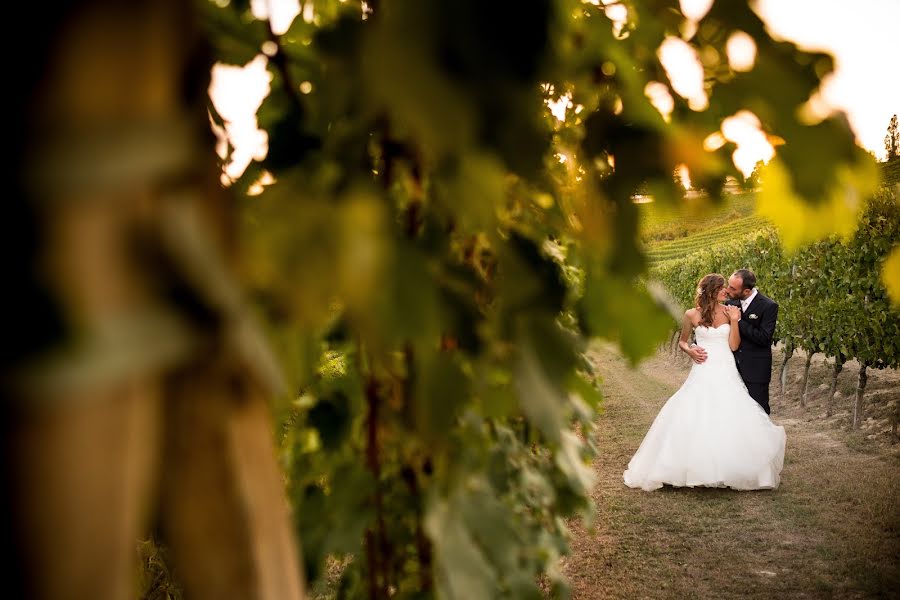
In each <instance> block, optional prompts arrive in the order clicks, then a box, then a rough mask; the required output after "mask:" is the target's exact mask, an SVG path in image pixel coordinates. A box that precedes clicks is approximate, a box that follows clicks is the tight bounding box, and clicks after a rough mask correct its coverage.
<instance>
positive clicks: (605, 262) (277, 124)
mask: <svg viewBox="0 0 900 600" xmlns="http://www.w3.org/2000/svg"><path fill="white" fill-rule="evenodd" d="M219 4H225V3H215V4H214V3H208V4H206V5H205V10H206V12H207V13H208V18H207V20H206V22H207V24H208V27H209V32H210V36H211V38H212V40H213V42H214V45H215V47H216V50H217V52H218V59H219V60H220V61H222V62H225V63H231V64H239V65H240V64H244V63H246V62H247V61H248V60H250V59H251V58H252V57H253V56H255V55H256V54H258V52H259V49H260V48H261V47H262V46H263V44H266V43H269V44H272V43H274V44H275V50H274V51H271V52H270V53H269V54H270V55H271V58H270V60H269V62H268V65H269V70H270V72H271V74H272V76H273V82H272V91H271V93H270V94H269V96H268V97H267V98H266V100H265V101H264V103H263V105H262V106H261V107H260V109H259V111H258V115H257V116H258V120H259V125H260V127H262V128H263V129H265V130H266V132H267V133H268V137H269V149H268V155H267V157H266V158H265V160H263V161H261V162H254V163H252V164H251V166H250V167H249V168H248V169H247V170H246V172H245V173H244V174H243V175H242V176H241V178H240V179H239V180H238V181H236V182H235V184H234V187H235V189H236V190H237V191H238V192H239V193H243V192H246V191H247V190H249V189H250V188H251V185H252V184H253V183H254V182H256V181H258V180H259V179H260V178H261V176H262V175H263V174H264V173H266V172H267V173H269V174H271V175H272V176H273V177H274V179H275V181H276V182H275V183H274V184H272V185H268V186H267V187H266V188H265V190H264V192H263V193H262V194H261V195H258V196H253V197H244V198H242V199H241V200H240V205H239V207H240V211H241V214H242V230H241V231H240V234H241V238H242V240H244V243H245V249H246V252H245V253H244V254H243V258H244V268H245V272H246V275H247V279H248V281H249V284H250V286H251V290H252V292H253V295H254V297H255V299H256V301H257V303H258V306H259V307H260V310H261V311H262V312H263V313H264V315H265V316H266V317H267V320H268V322H269V323H270V326H271V330H272V331H273V336H274V337H275V339H276V341H277V344H278V346H279V348H280V349H281V351H282V352H281V353H282V356H283V357H284V360H285V369H286V371H287V373H288V375H289V379H290V381H291V385H292V389H293V390H294V391H295V392H296V397H292V398H289V399H288V405H287V406H286V408H285V410H284V411H283V414H284V415H285V418H284V422H283V426H282V430H281V431H282V434H283V439H282V453H283V461H284V465H285V467H286V469H287V475H288V487H289V493H290V496H291V501H292V503H293V508H294V513H295V516H296V523H297V529H298V532H299V535H300V538H301V543H302V546H303V553H304V561H305V569H306V571H307V573H308V574H309V576H310V578H311V580H313V581H317V580H319V579H321V578H322V577H323V576H324V575H325V572H324V568H323V566H324V565H325V561H326V559H327V558H328V557H329V556H331V557H337V558H338V559H341V558H342V557H346V556H348V555H352V556H354V559H353V560H352V561H347V562H345V563H342V564H345V566H344V567H343V572H342V576H341V578H340V581H339V582H338V583H337V584H336V589H335V594H336V595H337V596H338V597H362V596H367V597H372V598H386V597H388V596H395V597H403V598H407V597H417V598H418V597H432V596H435V595H438V596H441V597H446V598H465V599H467V600H469V599H474V598H503V597H516V598H530V597H541V596H542V594H544V593H546V592H549V593H551V594H552V595H554V596H559V597H565V596H566V595H567V591H566V585H565V581H564V579H563V577H562V576H561V573H560V571H559V563H558V561H559V558H560V557H561V555H563V554H564V553H565V552H566V548H567V542H566V539H567V530H566V525H565V520H564V519H565V518H566V517H569V516H572V515H577V514H582V515H589V514H590V513H591V500H590V491H591V486H592V482H591V473H592V471H591V468H590V461H591V457H592V456H593V455H594V454H595V450H596V448H595V446H594V440H593V439H592V433H591V423H592V420H593V418H594V415H595V411H596V410H597V409H598V406H599V403H600V398H599V394H598V392H597V387H596V381H595V380H594V376H593V374H592V373H591V372H590V370H589V368H588V367H587V365H586V363H585V361H584V360H583V359H582V357H581V350H582V348H583V347H584V345H585V343H586V342H587V340H588V339H589V338H591V337H595V336H597V337H604V338H608V339H612V340H616V341H617V342H618V343H619V345H620V347H621V348H622V351H623V352H624V353H625V355H626V356H628V357H629V358H630V359H631V360H632V361H637V360H639V359H640V358H641V357H642V356H646V355H647V354H648V353H650V352H652V351H653V350H654V349H655V347H656V344H657V342H658V341H659V340H660V339H661V338H662V337H663V336H664V335H665V333H666V330H667V329H668V326H669V322H668V316H667V315H666V314H665V313H664V312H663V310H662V309H661V308H660V306H658V305H657V303H656V302H655V301H654V300H653V298H652V297H651V295H650V294H649V293H648V292H647V291H646V290H645V289H644V288H643V287H642V284H641V283H640V282H641V277H642V275H643V274H644V271H645V265H646V259H645V257H644V255H643V252H642V250H641V247H640V244H639V241H638V224H639V215H638V210H637V208H636V205H635V204H634V202H633V195H634V194H635V193H636V192H638V191H649V192H651V193H652V194H653V195H654V196H655V197H656V198H657V200H658V201H660V202H669V203H675V202H680V201H681V195H682V194H681V190H680V188H678V187H677V186H676V184H675V183H674V181H673V179H672V173H673V172H674V171H675V168H676V166H677V165H679V164H685V165H687V166H688V168H689V169H690V174H691V178H692V181H694V182H695V185H697V186H698V187H700V188H702V189H704V190H706V191H707V192H708V193H709V194H710V195H711V196H712V197H717V196H718V194H719V193H720V191H721V190H722V188H723V186H724V184H725V179H726V177H728V176H738V177H739V174H738V172H737V170H736V169H735V167H734V166H733V164H732V161H731V156H730V154H731V152H732V151H733V149H734V146H733V145H732V144H728V143H726V144H724V145H723V146H722V147H721V148H719V149H718V150H715V151H711V152H710V151H707V150H705V149H704V148H703V141H704V139H706V138H707V137H708V136H709V135H710V134H712V133H714V132H717V131H718V130H719V129H720V126H721V123H722V120H723V119H724V118H725V117H728V116H731V115H733V114H735V113H737V112H738V111H740V110H751V111H753V112H754V113H755V114H756V115H757V116H758V117H759V118H760V120H761V122H762V124H763V129H764V131H765V133H766V134H768V135H770V136H777V137H778V138H781V139H784V140H785V141H786V144H785V145H784V146H782V147H781V157H780V160H779V163H778V165H780V166H779V167H778V168H779V169H780V170H779V171H778V172H777V175H778V176H779V177H780V179H779V187H778V193H784V194H786V195H787V194H790V198H798V200H797V201H796V202H799V203H800V204H796V203H795V202H794V201H793V200H792V203H791V204H790V207H795V206H802V207H807V208H804V210H807V211H809V213H808V214H809V215H811V216H812V217H813V219H812V220H813V221H815V220H816V218H817V217H816V215H818V214H819V213H818V212H817V211H825V213H826V214H829V215H831V214H833V215H835V218H834V219H831V220H829V221H827V222H826V223H825V225H824V226H823V227H822V228H816V229H815V231H813V232H812V233H815V234H821V233H825V232H827V231H829V230H830V229H831V228H833V227H835V226H836V225H838V224H839V221H838V220H836V219H839V218H842V217H843V216H845V215H846V214H850V213H852V212H853V210H854V205H853V204H852V203H851V204H850V205H848V206H847V207H840V210H838V209H837V208H835V205H834V203H835V202H839V199H838V200H837V201H835V200H833V199H834V198H838V196H836V195H834V193H833V191H832V190H834V189H837V188H838V187H840V189H841V190H843V191H844V192H846V190H847V188H848V186H852V185H856V184H858V183H859V181H862V180H864V179H865V178H866V177H867V176H868V175H867V173H868V171H867V167H866V164H865V160H867V158H866V157H863V158H861V157H860V153H859V152H858V151H857V150H856V149H855V147H854V145H853V138H852V134H851V132H850V130H849V129H848V128H847V126H846V123H845V122H844V121H843V120H841V119H829V120H826V121H823V122H821V123H818V124H807V123H804V122H801V121H800V120H798V117H797V115H798V114H799V113H800V111H799V109H800V107H801V106H802V105H803V104H804V103H805V102H806V101H807V100H808V99H809V97H810V94H811V93H812V92H813V91H814V90H815V89H816V87H817V86H818V84H819V81H820V79H821V78H822V77H823V76H824V75H826V74H828V73H829V72H830V71H831V69H832V62H831V59H830V58H829V57H827V56H826V55H822V54H810V53H807V52H802V51H800V50H799V49H797V48H796V47H795V46H793V45H792V44H789V43H786V42H776V41H774V40H772V39H771V38H770V37H769V36H768V34H767V33H766V31H765V28H764V26H763V24H762V22H761V21H760V20H759V18H758V17H757V16H756V14H755V13H754V12H752V10H750V8H749V6H748V4H747V3H746V2H743V1H734V2H724V1H720V2H717V3H716V4H715V5H714V6H713V9H712V10H711V12H710V13H709V14H708V15H707V16H706V17H705V18H704V19H703V20H702V21H701V22H700V23H699V25H698V26H697V27H696V28H694V33H693V35H691V36H688V42H689V43H690V44H691V45H692V46H693V47H694V48H695V49H696V50H697V51H698V52H700V53H701V55H702V56H704V57H706V58H705V60H704V63H703V68H704V76H705V82H704V86H705V90H706V93H707V94H708V96H709V107H708V108H707V109H706V110H700V111H697V110H693V109H691V108H690V107H689V106H688V103H687V101H686V100H685V99H683V98H682V97H681V96H679V95H678V94H676V93H675V92H674V91H671V86H670V82H669V81H668V79H667V78H666V75H665V72H664V69H663V67H662V65H661V64H660V61H659V58H658V55H657V50H658V48H659V47H660V44H661V43H662V42H663V41H664V40H665V39H666V38H668V37H680V36H681V35H682V31H688V29H690V28H689V27H687V24H686V23H685V19H684V18H683V16H682V15H681V14H680V12H679V10H678V3H677V2H674V1H661V0H635V1H630V0H629V1H628V2H625V3H619V6H620V7H624V9H625V15H626V16H625V18H624V20H622V21H621V22H614V21H612V20H611V19H610V18H609V17H608V16H607V14H606V11H605V10H604V8H602V7H598V6H596V5H594V4H590V3H584V2H581V1H579V0H533V1H531V2H526V3H522V2H513V1H511V0H495V1H493V2H476V1H474V0H461V1H459V2H453V3H446V2H443V3H441V2H423V1H420V0H395V1H392V2H376V1H369V2H366V3H360V2H354V1H347V2H340V1H338V0H307V1H306V2H304V3H303V6H304V9H305V10H304V13H303V15H304V16H300V17H297V18H296V19H295V20H294V22H293V24H292V25H291V27H290V29H289V30H288V31H287V32H286V33H285V34H283V35H280V36H278V35H275V34H273V33H272V32H271V31H270V30H269V28H268V27H267V24H266V23H264V22H260V21H257V20H255V19H254V18H253V17H252V15H251V14H250V11H249V6H248V3H246V2H232V3H231V4H229V5H226V6H224V7H221V6H219ZM735 31H744V32H746V33H748V34H749V35H750V36H752V37H753V38H754V40H755V41H756V45H757V50H758V52H757V59H756V68H754V69H752V70H751V71H749V72H741V73H738V72H735V71H733V70H732V69H730V68H729V66H728V63H727V61H726V60H725V58H724V57H725V56H726V52H725V44H726V42H727V40H728V38H729V36H730V35H731V34H732V33H733V32H735ZM650 82H661V83H662V84H663V85H666V86H669V89H670V91H671V95H672V96H673V101H674V110H673V112H672V114H671V116H670V117H667V118H664V117H663V116H662V115H661V114H660V113H659V112H658V111H657V110H656V108H654V107H653V105H652V104H651V103H650V101H649V100H648V98H647V97H646V96H645V92H644V90H645V88H646V86H647V84H648V83H650ZM301 90H303V92H302V93H301ZM548 101H559V102H568V103H569V105H570V106H569V109H568V110H567V111H566V113H565V116H564V118H563V119H562V120H559V119H556V118H555V117H553V116H552V115H551V113H550V111H549V109H548V105H547V102H548ZM862 154H865V153H862ZM861 165H862V166H861ZM791 210H796V208H791ZM779 215H780V213H778V212H777V209H773V211H772V219H773V220H774V221H776V222H777V223H781V224H784V225H785V226H786V227H787V228H788V229H789V230H793V228H797V227H799V223H797V222H794V221H792V220H791V219H793V218H794V216H793V213H791V214H790V215H789V218H787V219H782V218H780V216H779ZM805 235H806V233H805V230H804V233H803V234H802V236H805ZM802 236H801V237H802ZM803 239H805V237H804V238H803ZM736 258H737V257H736V256H735V259H736ZM738 262H739V261H738ZM734 264H737V263H734ZM696 267H697V268H695V269H694V271H693V273H692V275H691V277H692V279H693V278H695V277H696V276H697V275H698V274H702V273H703V272H705V271H706V270H708V269H705V265H703V264H701V263H697V264H696ZM760 277H761V279H762V280H763V281H766V277H767V275H766V274H765V273H761V274H760ZM692 283H693V281H692Z"/></svg>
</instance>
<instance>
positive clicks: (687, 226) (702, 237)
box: [640, 193, 766, 263]
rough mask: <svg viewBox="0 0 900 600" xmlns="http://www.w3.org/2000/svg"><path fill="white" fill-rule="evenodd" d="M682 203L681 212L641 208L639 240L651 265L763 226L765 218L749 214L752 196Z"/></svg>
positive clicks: (663, 207)
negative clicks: (683, 205) (683, 204)
mask: <svg viewBox="0 0 900 600" xmlns="http://www.w3.org/2000/svg"><path fill="white" fill-rule="evenodd" d="M686 202H687V206H686V207H685V208H684V209H682V210H674V209H671V208H667V207H665V206H658V205H655V204H653V203H649V204H642V205H641V208H640V210H641V238H642V240H643V242H644V245H645V248H646V250H647V255H648V258H649V259H650V262H651V263H655V262H660V261H664V260H669V259H672V258H681V257H683V256H686V255H688V254H691V253H693V252H696V251H699V250H703V249H706V248H709V247H710V245H713V244H715V243H717V242H722V241H730V240H733V239H735V238H738V237H743V236H745V235H747V234H749V233H751V232H753V231H756V230H758V229H761V228H763V227H765V226H766V221H765V219H763V218H762V217H759V216H757V215H755V214H754V213H753V211H754V208H755V205H756V196H755V194H753V193H745V194H737V195H734V196H730V197H727V198H725V200H723V201H722V203H721V204H718V205H715V204H709V202H708V201H705V200H704V199H694V200H690V199H688V200H687V201H686Z"/></svg>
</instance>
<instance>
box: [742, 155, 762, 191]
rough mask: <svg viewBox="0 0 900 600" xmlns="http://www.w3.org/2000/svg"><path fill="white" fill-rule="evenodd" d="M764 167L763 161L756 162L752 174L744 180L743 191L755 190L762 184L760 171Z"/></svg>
mask: <svg viewBox="0 0 900 600" xmlns="http://www.w3.org/2000/svg"><path fill="white" fill-rule="evenodd" d="M765 166H766V163H764V162H763V161H761V160H760V161H757V162H756V165H755V166H754V167H753V172H751V173H750V175H748V176H747V178H746V179H744V184H743V188H744V189H745V190H755V189H756V188H757V187H759V185H760V184H761V183H762V170H763V167H765Z"/></svg>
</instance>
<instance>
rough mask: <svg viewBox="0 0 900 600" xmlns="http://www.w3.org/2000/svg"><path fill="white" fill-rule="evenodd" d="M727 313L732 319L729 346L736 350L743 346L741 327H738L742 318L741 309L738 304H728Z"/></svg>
mask: <svg viewBox="0 0 900 600" xmlns="http://www.w3.org/2000/svg"><path fill="white" fill-rule="evenodd" d="M725 314H727V315H728V319H729V320H730V321H731V332H730V333H729V334H728V346H729V347H730V348H731V351H732V352H734V351H735V350H737V349H738V348H740V346H741V328H740V327H738V322H739V321H740V320H741V310H740V309H739V308H738V307H736V306H726V307H725Z"/></svg>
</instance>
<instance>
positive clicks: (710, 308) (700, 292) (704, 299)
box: [694, 273, 725, 327]
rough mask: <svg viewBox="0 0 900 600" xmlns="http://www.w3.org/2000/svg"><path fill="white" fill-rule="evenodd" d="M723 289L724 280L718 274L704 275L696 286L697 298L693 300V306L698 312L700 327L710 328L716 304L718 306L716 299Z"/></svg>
mask: <svg viewBox="0 0 900 600" xmlns="http://www.w3.org/2000/svg"><path fill="white" fill-rule="evenodd" d="M723 287H725V278H724V277H722V276H721V275H719V274H718V273H710V274H709V275H704V276H703V279H701V280H700V283H698V284H697V296H696V298H694V304H695V305H696V306H697V308H698V309H699V310H700V324H701V325H706V326H707V327H711V326H712V324H713V317H715V314H716V304H718V301H717V300H716V297H717V296H718V295H719V291H721V289H722V288H723Z"/></svg>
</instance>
